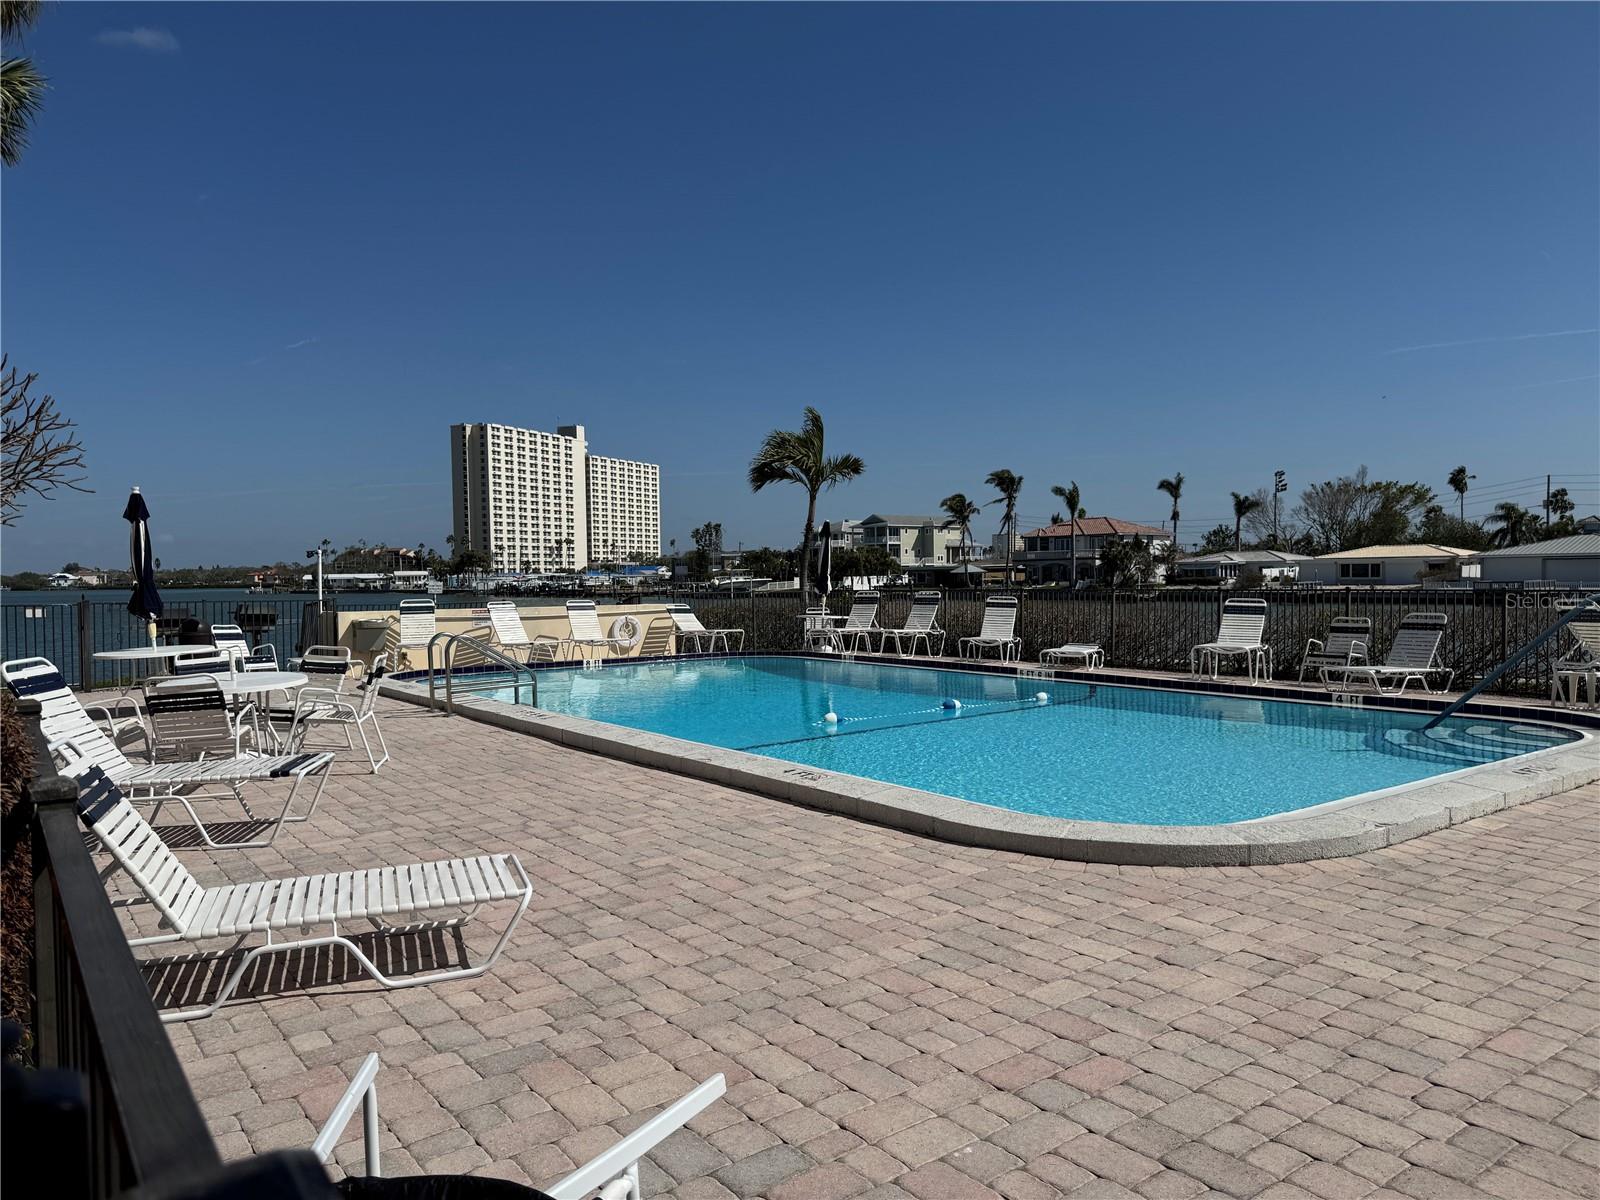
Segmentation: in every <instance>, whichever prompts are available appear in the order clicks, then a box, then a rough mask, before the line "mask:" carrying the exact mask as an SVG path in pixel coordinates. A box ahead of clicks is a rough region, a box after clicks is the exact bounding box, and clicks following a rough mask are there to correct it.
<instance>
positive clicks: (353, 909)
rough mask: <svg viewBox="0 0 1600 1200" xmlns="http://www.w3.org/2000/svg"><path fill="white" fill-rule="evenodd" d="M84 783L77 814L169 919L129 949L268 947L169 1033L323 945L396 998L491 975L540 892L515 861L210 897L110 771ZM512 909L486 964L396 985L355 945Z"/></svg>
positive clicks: (239, 886)
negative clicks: (395, 991)
mask: <svg viewBox="0 0 1600 1200" xmlns="http://www.w3.org/2000/svg"><path fill="white" fill-rule="evenodd" d="M78 784H79V788H80V791H79V795H78V815H79V817H80V818H81V819H82V821H83V823H84V825H86V826H88V828H89V829H91V830H93V832H94V834H95V836H96V837H98V838H99V839H100V843H101V845H102V846H104V848H105V849H106V851H107V853H109V854H110V855H111V857H112V859H113V860H114V861H115V863H116V865H117V866H118V867H120V868H121V869H122V870H123V871H125V872H127V874H128V876H129V878H130V879H131V880H132V881H133V883H134V885H135V886H136V887H138V889H139V890H140V892H142V893H143V899H144V901H146V902H148V903H149V904H151V905H153V906H154V907H155V909H156V910H157V911H158V912H159V913H160V914H161V917H162V922H163V927H164V928H163V932H161V933H155V934H151V935H149V936H146V937H137V938H130V939H129V940H128V944H129V945H130V946H153V945H163V944H170V943H173V942H199V941H209V940H213V939H228V940H229V941H232V942H233V943H234V948H237V947H238V945H239V944H240V943H241V942H242V941H244V940H245V939H246V938H249V937H251V936H252V935H256V934H262V935H264V936H265V938H266V942H265V944H264V945H258V946H254V947H252V948H251V949H250V950H248V951H246V952H245V954H244V955H243V956H242V958H241V959H240V961H239V962H238V964H237V965H235V967H234V968H233V970H232V971H231V972H229V974H228V976H227V978H226V980H225V981H224V982H223V984H222V986H221V987H220V988H219V989H218V991H217V994H216V996H215V998H214V999H212V1001H211V1002H210V1003H209V1004H200V1005H195V1006H191V1007H189V1008H184V1009H179V1010H176V1011H172V1012H164V1013H162V1014H161V1019H162V1020H163V1021H166V1022H172V1021H193V1020H196V1019H198V1018H200V1017H209V1016H210V1015H211V1014H212V1013H214V1012H216V1011H217V1010H218V1009H219V1008H221V1007H222V1006H223V1005H224V1004H226V1003H227V1002H228V1000H229V999H231V998H232V996H233V994H234V992H235V991H237V990H238V987H239V983H240V982H241V981H242V980H243V979H244V976H245V973H246V972H247V971H248V970H249V969H250V966H251V964H252V963H254V962H255V961H256V959H258V958H260V957H262V956H263V955H270V954H287V953H290V952H292V951H296V950H313V949H316V948H318V947H322V946H341V947H343V948H344V950H345V951H346V952H347V953H348V954H349V955H350V956H351V958H353V959H354V960H355V962H356V963H357V964H359V965H360V967H361V968H362V970H364V971H365V972H366V973H367V974H368V975H370V976H371V977H372V978H373V979H374V980H376V981H377V982H378V983H380V984H381V985H383V986H384V987H388V988H403V987H418V986H420V985H422V984H428V983H437V982H440V981H441V980H446V979H470V978H472V977H474V976H477V975H482V974H483V973H484V972H485V971H487V970H488V969H489V968H490V967H492V966H493V965H494V964H495V962H496V961H498V960H499V958H500V953H501V951H503V950H504V949H505V947H506V942H507V941H508V940H510V937H511V933H512V931H513V930H514V929H515V928H516V927H517V923H518V922H519V921H521V920H522V914H523V913H524V912H525V911H527V908H528V902H529V901H530V900H531V899H532V898H533V884H532V882H531V881H530V880H529V879H528V874H527V872H526V871H524V870H523V869H522V864H521V863H520V862H519V861H518V860H517V856H516V855H515V854H494V855H480V856H477V857H472V858H454V859H449V860H446V861H441V862H430V863H418V864H415V865H410V864H408V865H405V866H398V867H378V868H373V869H371V870H365V871H362V870H357V871H340V872H337V873H334V874H322V875H301V876H298V877H293V878H282V879H264V880H258V881H256V882H254V883H233V884H225V885H222V886H220V887H205V886H203V885H202V884H201V883H200V882H199V880H197V879H196V878H195V877H194V876H193V875H191V874H190V873H189V870H188V868H186V867H185V866H184V865H183V864H182V863H181V862H179V861H178V858H177V856H176V855H175V854H173V852H172V851H171V850H170V849H169V848H168V847H167V846H166V844H165V843H163V842H162V841H161V839H160V838H159V837H157V836H156V832H155V830H153V829H152V828H150V824H149V822H148V821H146V820H145V819H144V817H142V816H140V815H139V813H138V811H137V810H136V809H135V808H134V807H133V805H132V804H130V803H129V802H128V800H127V798H126V797H125V796H124V795H123V794H122V792H121V790H120V789H119V788H118V787H117V786H116V784H114V783H113V782H112V781H111V780H110V779H109V778H108V777H107V776H106V774H105V772H104V771H101V770H100V769H99V768H98V767H89V768H88V769H87V770H85V771H84V772H83V773H82V774H81V775H79V776H78ZM502 901H504V902H512V903H515V905H516V911H515V912H514V913H513V915H512V917H511V919H510V920H509V921H508V922H507V923H506V925H505V928H504V929H503V930H502V931H501V933H500V936H499V940H498V941H496V943H495V945H494V949H493V950H491V951H490V952H489V954H488V955H487V957H485V958H483V959H482V960H480V961H479V962H477V963H469V964H467V965H464V966H457V967H444V968H440V969H438V970H433V971H428V972H426V973H423V974H418V975H407V976H402V977H399V978H396V977H393V976H390V975H386V974H385V973H384V972H383V971H382V970H380V969H379V967H378V965H377V964H376V963H375V962H373V961H372V959H371V958H370V957H369V956H368V954H367V952H366V951H365V950H363V949H362V947H361V945H360V944H359V943H357V942H355V941H354V940H352V938H351V933H352V932H354V931H356V930H359V929H360V928H361V927H362V925H363V924H367V925H370V926H371V928H373V929H376V930H379V931H390V930H393V929H396V928H401V929H403V930H404V931H405V932H407V933H415V932H418V931H421V930H427V929H455V928H459V927H460V926H462V925H465V924H466V923H467V922H468V921H470V920H471V919H472V918H473V917H474V916H475V915H476V914H477V911H478V909H479V908H480V907H482V906H483V905H485V904H492V903H497V902H502ZM460 909H465V910H466V912H465V914H464V915H461V916H456V917H450V918H439V917H437V916H435V915H433V914H436V913H438V912H442V911H446V910H460ZM396 918H398V919H396ZM313 926H316V927H320V926H327V927H328V930H329V931H328V932H327V933H323V934H317V935H315V936H310V937H308V936H304V935H305V933H306V931H307V930H309V929H310V928H312V927H313ZM295 935H300V936H295ZM280 937H283V938H284V940H279V938H280Z"/></svg>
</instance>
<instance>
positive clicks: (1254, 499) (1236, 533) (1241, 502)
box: [1180, 476, 1266, 550]
mask: <svg viewBox="0 0 1600 1200" xmlns="http://www.w3.org/2000/svg"><path fill="white" fill-rule="evenodd" d="M1180 478H1182V477H1181V476H1180ZM1231 495H1232V496H1233V548H1234V549H1235V550H1237V549H1239V547H1240V546H1241V545H1243V538H1244V519H1245V518H1246V517H1248V516H1249V515H1250V514H1251V513H1253V512H1255V510H1256V509H1258V508H1260V507H1261V506H1262V505H1263V504H1265V503H1266V501H1264V500H1262V499H1261V497H1260V496H1245V495H1241V494H1240V493H1239V492H1233V493H1231Z"/></svg>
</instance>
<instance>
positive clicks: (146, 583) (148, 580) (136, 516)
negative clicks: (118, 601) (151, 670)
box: [122, 488, 161, 646]
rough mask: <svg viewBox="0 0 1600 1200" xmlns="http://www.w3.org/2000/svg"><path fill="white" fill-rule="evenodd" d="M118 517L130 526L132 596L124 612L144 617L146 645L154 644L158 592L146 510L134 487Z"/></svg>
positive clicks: (158, 610) (148, 514)
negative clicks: (147, 637) (148, 632)
mask: <svg viewBox="0 0 1600 1200" xmlns="http://www.w3.org/2000/svg"><path fill="white" fill-rule="evenodd" d="M122 519H123V520H124V521H126V522H128V524H129V525H130V526H132V530H131V533H130V535H129V544H130V549H129V555H128V561H129V564H130V569H131V570H132V572H133V595H132V596H130V597H129V598H128V611H129V612H130V613H132V614H133V615H134V616H136V617H143V618H144V619H145V622H146V623H147V624H148V625H149V627H150V644H151V645H152V646H154V645H155V644H156V618H157V617H159V616H160V615H161V593H160V592H158V591H156V560H155V557H154V556H153V555H152V554H151V553H150V509H149V508H148V507H146V505H145V502H144V497H143V496H141V495H140V494H139V489H138V488H134V489H133V492H132V494H131V495H129V497H128V507H127V508H125V509H123V510H122Z"/></svg>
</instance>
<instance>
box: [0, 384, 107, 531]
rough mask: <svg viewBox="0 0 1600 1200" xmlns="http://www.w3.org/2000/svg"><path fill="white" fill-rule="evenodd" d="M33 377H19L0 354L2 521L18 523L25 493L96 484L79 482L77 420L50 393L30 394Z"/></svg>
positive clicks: (80, 460) (80, 456)
mask: <svg viewBox="0 0 1600 1200" xmlns="http://www.w3.org/2000/svg"><path fill="white" fill-rule="evenodd" d="M37 378H38V376H37V375H23V376H21V377H20V378H19V377H18V375H17V369H16V368H15V367H8V366H7V359H6V357H5V356H0V425H3V431H0V461H3V477H0V525H14V524H16V522H17V518H18V517H19V516H21V515H22V510H23V508H24V507H25V503H24V497H26V496H29V495H33V496H38V497H40V498H43V497H45V496H47V495H48V494H49V493H50V492H52V491H54V490H55V489H56V488H58V487H66V488H71V489H72V490H73V491H75V492H91V491H93V490H94V489H93V488H86V487H82V486H80V484H81V482H82V481H83V480H84V479H85V478H86V476H85V475H84V470H85V467H84V463H83V443H82V442H80V441H79V440H78V435H77V434H76V433H73V432H72V430H73V429H75V428H76V426H74V425H73V423H72V422H71V421H69V420H67V419H66V418H65V417H63V416H62V415H61V414H60V412H58V411H57V410H56V401H55V397H54V396H51V395H49V394H48V393H46V394H45V395H43V396H30V395H28V389H29V388H30V387H32V386H33V382H34V380H36V379H37Z"/></svg>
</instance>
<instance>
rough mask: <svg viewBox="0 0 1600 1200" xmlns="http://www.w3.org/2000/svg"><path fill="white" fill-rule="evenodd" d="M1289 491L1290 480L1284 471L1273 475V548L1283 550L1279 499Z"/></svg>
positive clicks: (1275, 472)
mask: <svg viewBox="0 0 1600 1200" xmlns="http://www.w3.org/2000/svg"><path fill="white" fill-rule="evenodd" d="M1288 490H1289V480H1288V477H1287V476H1286V475H1284V473H1283V472H1282V471H1274V472H1273V473H1272V548H1273V549H1274V550H1278V549H1281V547H1280V546H1279V545H1278V497H1279V496H1280V495H1281V494H1282V493H1284V492H1287V491H1288Z"/></svg>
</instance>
